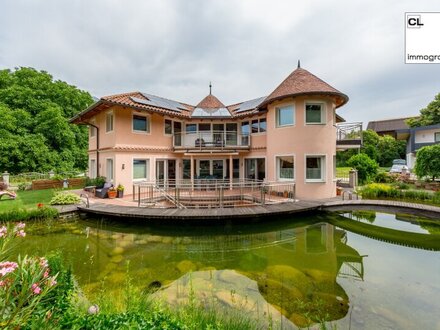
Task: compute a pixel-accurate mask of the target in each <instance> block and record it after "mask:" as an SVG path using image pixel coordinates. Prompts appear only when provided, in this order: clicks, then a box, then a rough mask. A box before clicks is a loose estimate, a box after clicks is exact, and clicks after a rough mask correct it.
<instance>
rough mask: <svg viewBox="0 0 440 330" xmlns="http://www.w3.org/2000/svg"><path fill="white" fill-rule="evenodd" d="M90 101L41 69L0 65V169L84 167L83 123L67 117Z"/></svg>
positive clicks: (85, 142) (27, 170)
mask: <svg viewBox="0 0 440 330" xmlns="http://www.w3.org/2000/svg"><path fill="white" fill-rule="evenodd" d="M92 103H93V99H92V97H91V96H90V94H89V93H88V92H85V91H81V90H79V89H78V88H76V87H75V86H72V85H69V84H67V83H66V82H63V81H59V80H54V79H53V77H52V76H51V75H50V74H49V73H47V72H45V71H37V70H35V69H33V68H25V67H23V68H18V69H15V70H0V171H4V170H7V171H9V172H11V173H19V172H30V171H48V170H51V169H53V170H56V171H71V170H75V169H78V170H83V169H85V168H86V167H87V139H88V136H87V128H85V127H79V126H77V125H69V123H68V120H69V119H70V118H71V117H73V116H74V115H75V114H77V113H78V112H80V111H82V110H83V109H85V108H87V107H88V106H89V105H90V104H92Z"/></svg>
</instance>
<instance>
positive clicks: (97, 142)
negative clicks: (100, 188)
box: [79, 122, 99, 177]
mask: <svg viewBox="0 0 440 330" xmlns="http://www.w3.org/2000/svg"><path fill="white" fill-rule="evenodd" d="M79 125H89V126H92V127H94V128H96V177H98V176H99V127H98V126H96V125H93V124H91V123H88V122H84V123H80V124H79Z"/></svg>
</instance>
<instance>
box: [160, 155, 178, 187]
mask: <svg viewBox="0 0 440 330" xmlns="http://www.w3.org/2000/svg"><path fill="white" fill-rule="evenodd" d="M175 179H176V160H175V159H160V160H156V182H157V183H158V184H159V185H160V186H168V185H170V184H172V185H174V182H175Z"/></svg>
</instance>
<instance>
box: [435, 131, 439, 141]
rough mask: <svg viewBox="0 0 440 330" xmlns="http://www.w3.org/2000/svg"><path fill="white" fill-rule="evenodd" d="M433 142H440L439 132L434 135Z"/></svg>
mask: <svg viewBox="0 0 440 330" xmlns="http://www.w3.org/2000/svg"><path fill="white" fill-rule="evenodd" d="M434 141H435V142H440V132H436V133H434Z"/></svg>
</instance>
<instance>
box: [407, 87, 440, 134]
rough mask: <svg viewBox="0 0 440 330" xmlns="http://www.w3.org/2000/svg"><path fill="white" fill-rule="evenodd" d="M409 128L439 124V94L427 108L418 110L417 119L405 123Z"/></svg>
mask: <svg viewBox="0 0 440 330" xmlns="http://www.w3.org/2000/svg"><path fill="white" fill-rule="evenodd" d="M406 122H407V124H408V125H409V126H410V127H420V126H429V125H436V124H440V93H439V94H437V95H436V96H435V98H434V100H433V101H432V102H431V103H429V104H428V106H427V107H426V108H424V109H422V110H420V116H419V117H418V118H410V119H408V120H407V121H406Z"/></svg>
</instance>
